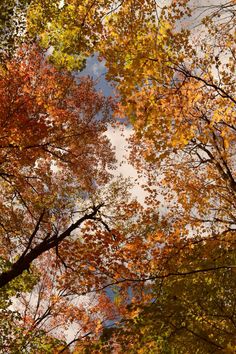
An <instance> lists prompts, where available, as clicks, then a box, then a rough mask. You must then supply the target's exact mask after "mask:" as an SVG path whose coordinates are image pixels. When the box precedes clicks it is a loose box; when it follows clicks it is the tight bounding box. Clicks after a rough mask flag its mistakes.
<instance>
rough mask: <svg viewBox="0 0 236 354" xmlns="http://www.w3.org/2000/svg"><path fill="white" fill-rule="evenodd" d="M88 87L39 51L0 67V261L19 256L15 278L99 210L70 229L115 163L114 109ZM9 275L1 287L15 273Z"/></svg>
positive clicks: (25, 51) (24, 52)
mask: <svg viewBox="0 0 236 354" xmlns="http://www.w3.org/2000/svg"><path fill="white" fill-rule="evenodd" d="M92 85H93V84H92V82H91V80H89V79H88V80H87V79H81V80H80V83H78V84H77V83H76V82H75V80H74V79H73V78H72V77H71V76H70V75H69V74H67V73H66V72H57V71H56V70H55V69H54V68H53V67H52V66H50V65H49V64H48V63H47V60H46V59H45V58H44V56H43V54H41V53H40V52H39V51H38V50H37V49H36V48H34V49H33V50H31V51H29V49H28V48H27V47H24V48H23V49H22V50H21V51H20V52H19V53H18V55H17V56H16V57H15V58H14V59H13V60H12V61H11V62H9V63H7V69H2V70H1V80H0V86H1V87H0V90H1V97H2V112H1V187H2V194H1V209H2V216H1V243H2V246H1V256H2V257H3V258H5V259H8V260H13V259H17V261H16V262H15V263H14V264H15V266H14V265H11V266H10V269H11V270H12V269H13V268H14V267H17V269H18V270H17V275H19V274H21V273H22V271H23V270H24V269H27V268H28V267H29V266H30V263H31V261H32V260H33V259H35V258H37V256H39V255H40V254H41V253H42V252H44V251H46V250H48V249H51V248H52V247H55V246H57V245H58V244H59V243H60V242H61V241H62V240H63V239H64V238H65V237H66V236H69V235H70V233H71V232H72V231H73V230H75V229H76V228H77V227H78V226H79V225H80V224H81V223H82V221H84V220H86V219H92V218H93V217H94V216H95V215H96V213H97V211H98V210H99V209H100V208H101V206H94V209H93V210H92V211H91V212H90V213H89V212H88V213H87V214H85V213H84V215H83V216H82V217H81V218H79V219H78V220H77V223H76V221H75V223H74V224H73V225H72V224H71V226H68V223H69V220H70V217H71V215H72V214H71V213H73V211H74V207H75V205H76V203H77V202H79V200H86V199H87V198H88V196H89V193H92V191H93V190H94V189H95V184H96V185H102V184H104V183H106V182H107V181H108V179H109V173H108V172H107V171H106V166H108V167H109V166H111V165H112V163H113V162H114V157H113V152H112V150H111V147H110V145H109V142H108V139H107V138H106V137H105V136H104V132H105V131H106V127H107V124H108V123H109V121H110V117H109V112H110V110H111V107H112V105H111V102H110V101H109V99H105V98H104V97H102V96H101V95H100V94H99V93H96V92H95V90H94V89H93V86H92ZM98 114H100V118H99V119H98ZM63 229H64V230H63ZM65 232H66V234H65ZM62 234H63V236H62ZM53 235H54V236H53ZM41 247H43V248H42V249H41ZM33 253H35V254H34V255H33ZM29 254H31V256H29ZM26 259H27V261H26ZM22 262H23V263H25V262H26V263H25V264H24V266H23V268H24V269H21V264H23V263H22ZM9 271H10V270H9ZM6 273H7V272H5V275H4V273H3V274H2V275H1V286H3V285H4V284H5V283H7V282H8V281H9V280H10V279H13V278H14V277H15V276H16V274H15V275H14V276H13V275H12V276H10V278H9V279H7V278H4V277H6V276H7V275H6ZM7 274H9V273H7ZM3 279H5V280H3Z"/></svg>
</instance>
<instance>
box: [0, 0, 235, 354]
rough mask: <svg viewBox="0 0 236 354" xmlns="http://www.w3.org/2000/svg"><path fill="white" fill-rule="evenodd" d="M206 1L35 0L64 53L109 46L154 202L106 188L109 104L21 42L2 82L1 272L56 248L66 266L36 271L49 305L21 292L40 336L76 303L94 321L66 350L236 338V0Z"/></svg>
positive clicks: (197, 346) (49, 38) (34, 20)
mask: <svg viewBox="0 0 236 354" xmlns="http://www.w3.org/2000/svg"><path fill="white" fill-rule="evenodd" d="M43 10H45V13H44V15H43ZM75 10H78V12H79V14H81V16H76V17H75V13H76V11H75ZM201 11H202V10H201V8H196V9H195V8H194V7H193V6H192V5H191V3H190V4H189V3H188V1H185V0H183V1H181V2H178V3H176V2H174V1H173V2H172V4H171V5H170V6H165V7H163V8H160V7H158V6H157V4H156V2H155V1H151V0H146V1H135V2H134V1H131V0H127V1H122V2H120V3H118V4H114V3H113V2H105V3H104V2H100V1H99V2H90V1H88V2H85V3H84V2H83V4H82V3H81V2H80V1H67V2H65V4H64V5H63V4H59V2H51V1H45V2H37V1H32V2H31V5H30V8H29V11H28V16H29V17H28V33H31V34H32V35H35V34H36V33H39V37H38V38H40V43H41V45H42V46H45V47H46V48H47V49H48V48H49V47H50V46H52V47H53V48H54V52H53V56H52V57H51V60H52V61H54V62H55V63H56V64H57V66H59V67H62V66H63V65H65V66H67V67H69V68H74V67H75V66H76V65H77V64H78V65H77V66H78V67H81V64H82V61H83V60H82V59H83V57H84V56H86V55H89V54H91V53H93V52H94V51H95V50H97V51H99V54H100V57H101V58H105V60H106V66H107V69H108V73H107V78H108V79H109V80H112V81H113V83H114V84H115V86H116V89H117V91H118V92H119V95H120V105H119V108H118V109H117V113H118V114H119V115H120V114H123V115H124V116H126V117H128V119H129V122H131V123H132V124H133V127H134V135H133V137H132V139H131V141H130V143H131V147H132V156H131V160H132V162H133V163H134V165H135V167H136V168H137V169H138V171H139V172H140V174H143V175H144V176H145V177H146V178H147V183H146V184H145V189H146V192H147V193H148V197H147V199H146V206H145V208H144V207H141V206H140V205H138V203H137V202H135V201H132V202H130V200H129V197H128V196H127V189H128V188H129V186H128V185H127V184H126V182H123V180H122V179H120V180H118V181H116V182H114V183H112V184H111V185H110V187H108V189H107V190H106V191H105V190H104V185H105V184H106V183H107V182H108V181H109V173H108V172H107V170H106V166H111V165H112V163H113V161H114V157H113V154H112V151H111V149H110V146H109V144H108V141H107V139H106V138H105V136H104V132H105V131H106V128H107V124H109V113H110V111H111V108H113V106H112V104H111V102H110V101H109V100H106V99H104V98H102V97H101V96H100V95H99V94H98V93H96V92H95V91H94V89H93V87H92V83H91V81H90V80H85V79H82V80H81V81H80V82H79V83H78V84H77V83H76V82H75V81H74V80H73V79H72V78H71V76H70V75H69V74H68V73H67V72H66V71H64V70H62V71H60V72H58V71H57V70H56V69H54V68H53V67H52V66H51V65H50V64H49V63H48V61H47V60H46V59H45V57H44V55H42V54H39V53H38V51H37V50H35V51H33V53H32V54H30V52H29V50H28V49H27V47H23V49H22V51H21V52H19V54H18V56H16V57H15V58H14V59H13V60H12V61H11V62H9V63H7V65H6V66H5V67H4V68H2V71H1V78H2V79H1V80H0V87H2V88H1V92H2V94H3V97H4V102H6V103H5V106H3V114H2V117H3V118H2V119H3V124H2V131H3V135H2V139H1V141H2V150H1V151H2V160H3V163H2V174H1V177H2V190H3V191H4V192H3V194H2V210H3V212H2V215H3V216H2V219H3V221H2V225H3V226H2V234H1V237H2V240H3V247H2V257H3V259H5V261H6V260H8V261H10V262H11V263H6V268H5V269H4V271H3V273H2V275H1V276H0V280H2V285H4V284H8V285H9V282H10V280H12V279H15V278H16V277H17V276H18V275H20V274H21V273H22V276H25V275H26V274H27V273H26V272H25V273H23V271H24V270H26V269H27V268H28V267H29V266H30V265H31V263H32V262H33V261H34V266H35V267H36V269H37V270H40V269H42V265H41V264H40V262H42V260H43V259H44V258H43V257H46V256H48V255H52V260H51V262H52V263H51V266H50V269H51V271H52V274H53V277H54V278H53V279H54V280H53V282H52V275H50V274H49V276H48V277H46V276H45V279H47V282H45V283H44V282H43V278H42V277H41V279H40V281H39V282H38V286H39V289H40V291H39V294H41V295H39V296H38V298H39V299H43V301H42V303H40V301H39V306H38V307H37V308H38V310H37V311H36V313H35V312H34V311H35V309H34V306H31V305H30V302H29V299H28V295H24V294H22V295H23V296H21V300H22V301H21V303H22V304H23V305H22V306H23V307H21V310H23V309H24V312H25V314H26V313H27V315H29V316H28V317H27V316H26V318H28V319H29V321H28V322H27V321H25V322H24V326H23V327H24V330H26V332H27V331H28V332H27V333H28V334H29V337H28V338H32V334H31V332H30V328H34V331H35V332H34V333H39V332H38V329H39V328H38V327H37V326H38V323H41V319H42V318H44V319H45V320H46V321H47V323H46V322H45V326H44V327H43V335H44V336H46V337H45V338H46V339H45V340H47V339H48V338H49V336H50V333H51V328H52V327H50V326H51V320H52V321H53V320H55V321H58V322H57V324H59V322H60V321H61V317H60V314H61V313H65V321H64V322H63V323H62V326H63V325H64V326H66V325H67V323H69V321H70V319H71V318H72V317H73V316H74V319H75V322H76V323H77V324H78V325H80V326H81V328H82V330H81V332H80V331H78V335H77V336H76V337H75V338H74V339H73V340H72V342H71V343H69V344H63V348H62V349H60V351H61V352H63V351H64V352H65V351H66V350H69V347H70V344H72V345H73V344H74V345H76V347H75V349H72V350H74V352H79V353H81V352H84V351H85V352H90V353H91V352H97V351H99V350H100V351H101V350H102V351H103V352H106V351H108V352H111V351H117V352H119V351H120V350H123V347H124V346H125V348H126V350H129V352H131V353H132V352H145V350H146V349H147V350H146V352H153V353H155V352H163V351H166V352H180V353H181V352H186V351H188V350H189V349H188V348H189V345H190V344H191V347H193V348H194V350H195V351H196V352H199V353H209V352H213V351H215V352H220V351H225V352H233V351H234V350H235V343H234V341H233V339H232V337H233V336H234V335H235V295H234V294H235V282H234V277H233V276H234V270H235V262H234V260H235V212H234V209H235V208H234V206H235V190H236V189H235V188H236V187H235V186H236V180H235V178H236V177H235V174H236V171H235V161H234V159H235V148H234V145H235V144H234V143H235V131H236V127H235V99H236V98H235V92H234V86H235V76H234V73H235V60H234V59H235V48H234V47H233V43H234V42H233V41H234V39H233V38H234V37H233V35H234V33H233V30H234V27H235V26H234V25H235V23H234V21H235V2H234V1H229V2H227V3H222V4H220V5H214V6H209V7H206V8H204V11H203V12H201ZM205 11H207V16H205V15H204V13H205ZM43 16H44V18H43ZM194 16H196V18H197V19H199V18H200V22H198V23H197V26H198V29H199V30H198V32H197V33H196V31H195V30H194V26H193V23H192V21H193V20H192V19H193V18H194ZM40 19H43V21H40ZM44 19H45V20H44ZM188 19H190V22H189V21H188ZM41 22H42V23H41ZM78 38H79V39H78ZM53 48H51V49H53ZM76 55H78V56H77V57H76ZM77 59H78V61H77V64H76V60H77ZM10 77H14V80H13V81H11V80H10ZM32 78H33V80H32ZM42 89H44V92H46V93H47V95H46V96H45V95H43V94H42ZM9 107H10V108H11V110H9ZM9 112H10V113H9ZM98 113H100V115H101V117H102V118H100V116H99V115H98ZM11 118H12V119H11ZM26 126H27V129H26ZM4 129H5V130H4ZM5 132H6V133H5ZM9 132H10V134H9ZM5 134H6V135H5ZM78 137H79V139H78ZM81 157H82V158H81ZM160 206H161V208H160ZM77 215H78V217H77ZM71 217H72V218H73V219H72V221H71ZM22 220H23V221H22ZM77 229H79V230H80V232H78V231H77V232H78V234H75V233H74V232H75V231H76V230H77ZM91 250H92V251H93V252H92V253H91ZM48 251H50V252H48ZM32 272H33V275H35V274H37V271H36V270H32ZM18 279H19V278H18ZM10 284H11V283H10ZM36 292H37V289H36V287H34V288H33V292H32V293H33V294H34V295H35V294H36ZM88 293H95V294H99V295H97V303H96V304H95V305H94V306H93V307H92V309H91V311H90V309H89V311H88V308H87V309H86V308H85V307H83V308H79V309H78V308H75V307H74V306H73V299H75V298H76V297H78V296H80V295H81V294H88ZM49 294H50V295H49ZM58 294H60V295H58ZM46 299H48V303H47V304H46V303H45V301H46ZM52 305H53V306H52ZM24 306H25V307H24ZM39 309H40V310H39ZM63 311H64V312H63ZM88 312H89V315H88ZM21 316H22V314H21ZM44 316H45V317H44ZM21 318H22V317H21ZM32 326H33V327H32ZM104 327H105V330H103V328H104ZM109 327H112V328H111V329H109ZM149 332H151V334H150V333H149ZM54 335H55V333H54ZM39 337H40V336H39ZM99 337H100V340H99ZM131 337H132V341H131V340H130V338H131ZM63 339H65V338H62V340H63ZM81 339H84V340H83V341H82V340H81ZM30 340H31V339H29V341H30ZM60 344H61V343H60ZM36 347H37V346H36ZM27 348H30V343H29V346H28V347H27ZM54 349H55V348H54ZM27 350H28V349H27ZM50 350H53V349H51V347H50ZM58 350H59V349H58Z"/></svg>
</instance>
